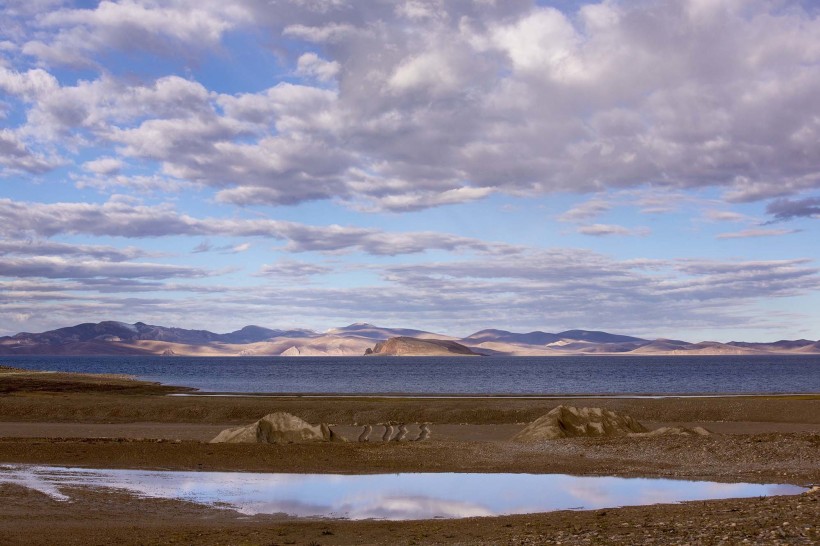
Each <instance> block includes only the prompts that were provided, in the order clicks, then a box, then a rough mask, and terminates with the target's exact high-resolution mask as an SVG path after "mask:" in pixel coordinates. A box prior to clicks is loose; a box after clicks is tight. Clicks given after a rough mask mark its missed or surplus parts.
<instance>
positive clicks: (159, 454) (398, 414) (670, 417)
mask: <svg viewBox="0 0 820 546" xmlns="http://www.w3.org/2000/svg"><path fill="white" fill-rule="evenodd" d="M174 393H177V394H180V393H188V394H191V393H190V391H189V390H188V389H175V388H173V387H167V386H160V385H156V384H151V383H145V382H140V381H135V380H133V379H130V378H127V377H121V376H107V377H102V376H90V375H78V374H63V373H60V374H57V373H43V372H26V371H23V370H10V369H0V464H3V463H24V464H43V465H58V466H79V467H91V468H94V467H96V468H143V469H174V470H221V471H255V472H332V473H350V474H360V473H384V472H445V471H448V472H527V473H568V474H576V475H596V476H606V475H614V476H636V477H639V476H640V477H667V478H678V479H705V480H713V481H722V482H759V483H791V484H796V485H812V484H818V483H820V395H808V396H800V397H789V396H764V397H726V398H698V399H692V398H659V399H647V398H643V399H612V398H598V399H593V398H591V399H583V400H580V399H572V400H558V399H549V400H539V399H518V398H482V399H477V398H447V399H414V398H386V397H383V398H379V397H336V398H334V397H327V398H304V397H277V398H264V397H241V396H240V397H200V396H168V395H169V394H174ZM562 403H563V404H572V405H575V406H589V407H600V408H606V409H611V410H614V411H619V412H623V413H627V414H629V415H631V416H632V417H634V418H635V419H637V420H638V421H640V422H641V423H643V424H644V425H647V426H648V428H658V427H662V426H675V425H681V424H684V425H686V426H702V427H704V428H707V429H709V430H712V431H713V432H715V434H712V435H710V436H705V437H702V436H679V435H668V436H656V437H640V438H636V437H605V438H565V439H560V440H551V441H543V442H530V443H521V442H514V441H511V438H512V437H513V436H514V435H515V434H516V433H517V432H519V431H520V430H521V429H522V428H523V427H524V426H525V425H526V424H527V423H529V422H531V421H533V420H535V419H536V418H538V417H540V416H542V415H544V414H545V413H547V412H548V411H550V410H551V409H553V408H554V407H556V406H557V405H559V404H562ZM274 411H285V412H288V413H291V414H293V415H297V416H299V417H301V418H302V419H305V420H306V421H308V422H311V423H330V424H332V425H333V429H334V431H335V432H337V433H338V434H340V435H341V436H343V437H345V438H346V439H348V440H350V441H348V442H340V443H337V442H333V443H323V442H320V443H312V444H308V443H305V444H284V445H260V444H209V443H207V441H208V440H209V439H210V438H212V437H213V436H215V435H216V433H218V432H219V431H220V430H222V429H223V428H229V427H235V426H237V425H244V424H248V423H251V422H253V421H255V420H257V419H259V418H260V417H262V416H263V415H266V414H268V413H271V412H274ZM382 423H406V424H407V426H408V427H409V428H410V430H411V433H412V432H414V431H415V430H416V429H415V428H413V427H418V426H419V424H421V423H429V428H430V431H431V436H430V438H429V440H425V441H423V442H380V441H371V442H367V443H360V442H356V441H355V440H356V438H357V437H358V434H359V431H361V429H362V426H364V425H367V424H370V425H374V427H375V426H378V425H379V424H382ZM70 496H71V497H72V498H73V499H75V500H74V501H73V502H58V501H56V500H53V499H51V498H49V497H47V496H45V495H43V494H42V493H38V492H36V491H32V490H28V489H25V488H22V487H20V486H18V485H9V484H7V485H2V486H0V537H2V538H0V543H9V544H38V543H42V544H46V543H50V544H53V543H54V539H55V537H59V540H58V542H59V543H64V544H84V545H88V544H108V543H112V542H117V543H122V544H146V543H149V544H152V543H180V544H182V543H201V544H227V543H231V544H236V543H240V544H311V543H313V544H427V543H463V544H479V543H484V544H521V543H539V544H541V543H557V542H561V543H563V544H590V543H592V544H595V543H599V544H634V543H655V544H679V543H721V542H724V543H727V544H728V543H740V542H743V540H744V539H745V540H748V541H749V542H752V543H761V542H763V543H789V544H812V543H818V542H820V530H818V527H817V521H819V520H820V495H819V494H817V493H810V494H804V495H796V496H790V497H771V498H766V499H757V498H755V499H729V500H722V501H709V502H690V503H682V504H675V505H655V506H644V507H633V508H618V509H607V510H595V511H562V512H552V513H545V514H532V515H526V516H507V517H490V518H469V519H459V520H425V521H407V522H386V521H339V520H326V519H295V518H286V517H281V516H254V517H247V516H242V515H240V514H238V513H236V512H233V511H230V510H224V509H217V508H210V507H205V506H199V505H195V504H191V503H185V502H181V501H168V500H157V499H145V498H137V497H134V496H131V495H127V494H125V493H123V492H118V491H113V490H97V489H93V490H92V489H83V490H77V491H72V492H71V494H70Z"/></svg>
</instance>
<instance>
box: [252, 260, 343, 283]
mask: <svg viewBox="0 0 820 546" xmlns="http://www.w3.org/2000/svg"><path fill="white" fill-rule="evenodd" d="M332 271H333V268H331V267H327V266H324V265H319V264H314V263H308V262H300V261H295V260H279V261H278V262H276V263H273V264H266V265H263V266H262V268H261V269H260V270H259V273H258V274H259V275H260V276H270V277H291V278H300V279H301V278H308V277H312V276H314V275H325V274H327V273H331V272H332Z"/></svg>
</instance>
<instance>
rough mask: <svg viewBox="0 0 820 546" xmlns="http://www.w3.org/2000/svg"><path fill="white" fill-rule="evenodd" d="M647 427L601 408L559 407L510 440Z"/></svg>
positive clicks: (639, 430)
mask: <svg viewBox="0 0 820 546" xmlns="http://www.w3.org/2000/svg"><path fill="white" fill-rule="evenodd" d="M645 432H647V429H646V427H644V426H643V425H641V424H640V423H639V422H637V421H636V420H635V419H633V418H632V417H630V416H628V415H623V414H620V413H616V412H614V411H610V410H606V409H602V408H575V407H572V406H558V407H557V408H555V409H553V410H552V411H550V412H549V413H547V414H546V415H544V416H542V417H539V418H538V419H536V420H535V421H533V422H532V423H530V424H529V425H527V427H526V428H525V429H524V430H522V431H521V432H519V433H518V434H516V435H515V436H514V437H513V440H515V441H519V442H532V441H539V440H554V439H556V438H570V437H575V436H626V435H627V434H632V433H645Z"/></svg>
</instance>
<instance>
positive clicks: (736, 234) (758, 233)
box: [717, 228, 800, 239]
mask: <svg viewBox="0 0 820 546" xmlns="http://www.w3.org/2000/svg"><path fill="white" fill-rule="evenodd" d="M799 231H800V230H797V229H773V228H756V229H755V228H750V229H743V230H740V231H732V232H728V233H721V234H719V235H717V238H718V239H749V238H753V237H779V236H781V235H791V234H792V233H798V232H799Z"/></svg>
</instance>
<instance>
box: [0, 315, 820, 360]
mask: <svg viewBox="0 0 820 546" xmlns="http://www.w3.org/2000/svg"><path fill="white" fill-rule="evenodd" d="M395 339H398V340H400V341H391V342H390V343H388V344H386V345H385V344H382V345H381V346H379V345H378V342H386V341H387V340H395ZM374 345H375V346H376V347H374ZM376 348H379V349H378V351H376ZM365 349H371V350H372V351H375V352H380V353H385V354H390V353H393V352H402V351H404V353H406V354H418V355H420V354H438V355H445V354H475V353H478V354H487V355H508V356H562V355H607V354H629V355H755V354H820V341H812V340H808V339H798V340H794V341H790V340H780V341H775V342H772V343H747V342H742V341H733V342H731V343H719V342H715V341H702V342H700V343H689V342H687V341H681V340H676V339H656V340H646V339H642V338H638V337H631V336H625V335H618V334H610V333H607V332H600V331H592V330H566V331H564V332H559V333H557V334H552V333H548V332H542V331H533V332H528V333H516V332H510V331H507V330H499V329H487V330H481V331H478V332H475V333H474V334H471V335H469V336H467V337H465V338H463V339H460V340H458V339H456V338H453V337H451V336H446V335H442V334H437V333H435V332H426V331H424V330H414V329H410V328H383V327H380V326H375V325H373V324H367V323H356V324H351V325H349V326H344V327H341V328H333V329H331V330H328V331H327V332H325V333H317V332H314V331H312V330H302V329H293V330H275V329H270V328H264V327H262V326H245V327H244V328H241V329H239V330H236V331H234V332H229V333H225V334H217V333H214V332H210V331H208V330H187V329H185V328H174V327H166V326H155V325H151V324H146V323H144V322H136V323H134V324H127V323H124V322H116V321H104V322H99V323H83V324H77V325H75V326H69V327H65V328H57V329H56V330H49V331H47V332H41V333H28V332H21V333H19V334H16V335H13V336H7V337H0V355H168V356H172V355H180V356H183V355H186V356H245V355H247V356H251V355H253V356H359V355H362V354H363V353H364V351H365ZM465 351H467V352H465ZM404 353H402V354H404Z"/></svg>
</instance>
